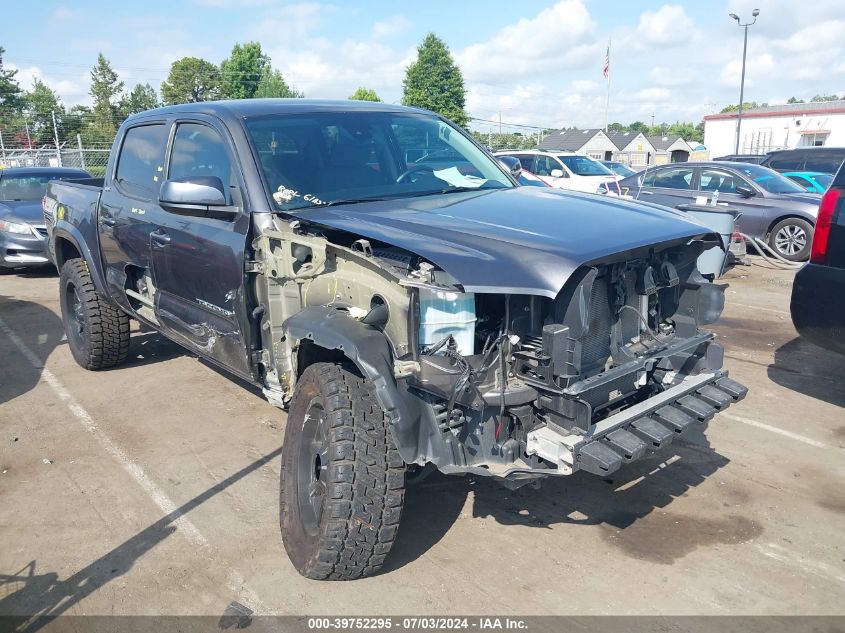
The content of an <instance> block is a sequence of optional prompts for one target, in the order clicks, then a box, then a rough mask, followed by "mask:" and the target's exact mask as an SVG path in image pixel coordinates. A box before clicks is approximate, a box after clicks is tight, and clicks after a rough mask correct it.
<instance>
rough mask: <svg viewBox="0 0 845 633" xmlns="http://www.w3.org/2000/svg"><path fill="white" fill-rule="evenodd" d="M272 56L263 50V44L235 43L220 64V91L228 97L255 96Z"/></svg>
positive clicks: (248, 97) (243, 97)
mask: <svg viewBox="0 0 845 633" xmlns="http://www.w3.org/2000/svg"><path fill="white" fill-rule="evenodd" d="M269 67H270V58H269V57H268V56H267V55H265V54H264V53H262V52H261V44H259V43H258V42H247V43H246V44H244V45H243V46H241V45H240V44H235V46H234V48H233V49H232V52H231V54H230V55H229V58H228V59H224V60H223V63H222V64H220V75H221V79H220V92H221V95H222V96H223V97H224V98H227V99H251V98H252V97H254V96H255V93H256V92H257V90H258V86H259V84H260V83H261V79H262V78H263V76H264V70H265V68H269Z"/></svg>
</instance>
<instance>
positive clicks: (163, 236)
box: [150, 229, 170, 246]
mask: <svg viewBox="0 0 845 633" xmlns="http://www.w3.org/2000/svg"><path fill="white" fill-rule="evenodd" d="M150 238H152V240H153V242H155V243H156V244H158V245H159V246H164V245H165V244H169V243H170V236H169V235H168V234H167V233H165V232H164V231H162V230H161V229H158V230H157V231H153V232H152V233H150Z"/></svg>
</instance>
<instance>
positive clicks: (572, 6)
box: [455, 0, 601, 84]
mask: <svg viewBox="0 0 845 633" xmlns="http://www.w3.org/2000/svg"><path fill="white" fill-rule="evenodd" d="M595 29H596V24H595V22H594V21H593V19H592V18H591V17H590V13H589V11H587V7H586V6H584V3H583V2H582V1H581V0H562V1H561V2H558V3H557V4H555V5H554V6H552V7H549V8H547V9H543V10H542V11H540V13H538V14H537V15H535V16H534V17H532V18H521V19H520V20H519V21H518V22H516V23H515V24H511V25H509V26H506V27H504V28H502V29H500V30H499V31H498V32H497V33H496V34H495V35H493V37H491V38H489V39H487V40H485V41H484V42H481V43H479V44H473V45H471V46H467V47H466V48H464V49H463V50H462V51H459V52H457V53H456V55H455V57H456V59H457V61H458V63H459V64H460V66H461V69H462V70H463V73H464V76H465V77H466V78H467V80H468V81H470V82H486V83H492V84H497V83H504V82H507V81H508V80H511V79H514V78H516V77H526V76H536V75H542V74H544V73H547V72H549V71H560V70H561V69H567V68H578V67H582V66H583V65H584V64H588V63H590V62H594V63H596V64H600V63H601V59H600V58H601V52H600V50H601V46H600V45H598V44H597V43H596V42H595V40H594V37H593V34H594V32H595Z"/></svg>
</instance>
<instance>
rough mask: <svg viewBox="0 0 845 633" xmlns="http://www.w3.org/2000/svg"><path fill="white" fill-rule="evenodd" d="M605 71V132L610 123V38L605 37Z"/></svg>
mask: <svg viewBox="0 0 845 633" xmlns="http://www.w3.org/2000/svg"><path fill="white" fill-rule="evenodd" d="M605 64H606V66H605V67H606V68H607V73H606V74H605V78H606V79H607V97H606V99H605V102H604V133H605V134H607V128H608V127H609V125H610V119H609V117H610V38H607V61H606V62H605Z"/></svg>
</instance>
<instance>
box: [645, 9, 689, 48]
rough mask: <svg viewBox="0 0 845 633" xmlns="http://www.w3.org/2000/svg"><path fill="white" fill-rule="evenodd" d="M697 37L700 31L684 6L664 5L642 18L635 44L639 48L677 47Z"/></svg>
mask: <svg viewBox="0 0 845 633" xmlns="http://www.w3.org/2000/svg"><path fill="white" fill-rule="evenodd" d="M697 36H698V29H696V27H695V24H694V23H693V21H692V20H691V19H690V17H689V16H688V15H687V14H686V12H685V11H684V8H683V7H682V6H680V5H677V4H664V5H663V6H662V7H660V8H659V9H658V10H657V11H646V12H645V13H643V14H642V15H641V16H640V21H639V23H638V24H637V29H636V31H635V32H634V38H635V39H634V43H635V45H636V46H637V47H639V48H645V47H648V46H660V47H668V46H677V45H680V44H685V43H688V42H689V41H690V40H692V39H694V38H696V37H697Z"/></svg>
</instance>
